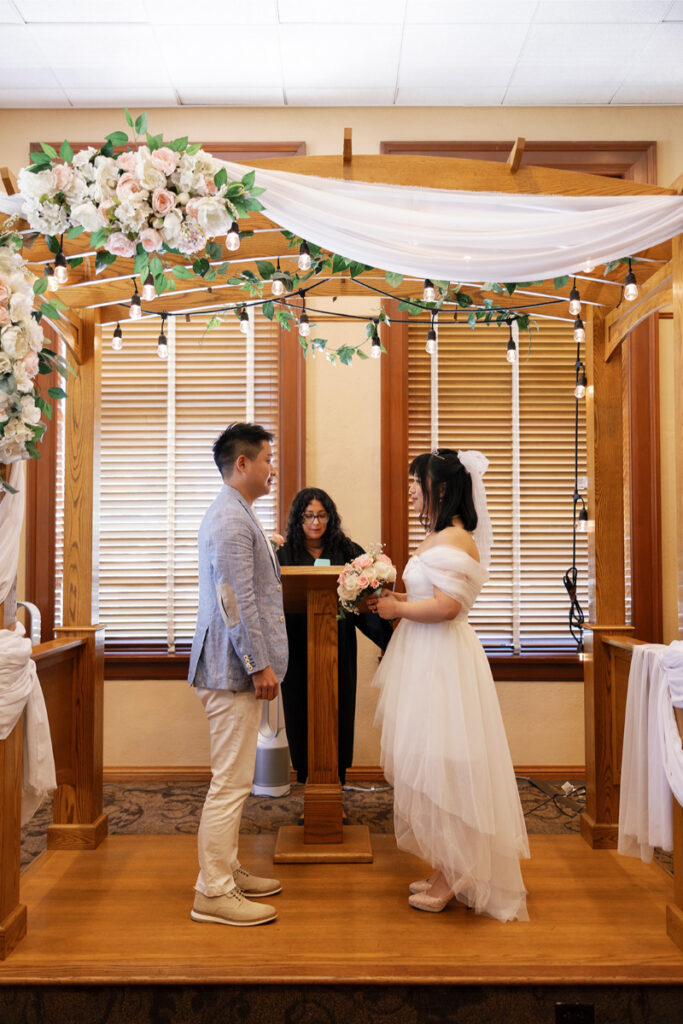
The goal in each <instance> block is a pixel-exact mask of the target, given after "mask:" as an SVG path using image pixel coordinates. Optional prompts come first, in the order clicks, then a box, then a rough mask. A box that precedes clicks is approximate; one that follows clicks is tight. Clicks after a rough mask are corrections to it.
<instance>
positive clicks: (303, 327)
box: [299, 312, 311, 338]
mask: <svg viewBox="0 0 683 1024" xmlns="http://www.w3.org/2000/svg"><path fill="white" fill-rule="evenodd" d="M310 333H311V325H310V324H309V322H308V317H307V316H306V313H305V312H304V313H302V314H301V316H300V317H299V334H300V335H301V337H302V338H307V337H308V335H309V334H310Z"/></svg>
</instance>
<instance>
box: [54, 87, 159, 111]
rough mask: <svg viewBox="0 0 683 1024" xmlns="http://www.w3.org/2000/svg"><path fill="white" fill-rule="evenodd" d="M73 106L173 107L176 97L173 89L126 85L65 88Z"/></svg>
mask: <svg viewBox="0 0 683 1024" xmlns="http://www.w3.org/2000/svg"><path fill="white" fill-rule="evenodd" d="M65 92H66V94H67V96H68V97H69V100H70V101H71V104H72V106H74V107H118V108H119V109H121V108H123V107H143V108H145V107H175V106H177V104H178V98H177V96H176V94H175V92H174V90H173V89H171V88H168V89H146V88H141V87H139V86H126V88H124V89H102V88H100V87H98V88H94V89H66V90H65Z"/></svg>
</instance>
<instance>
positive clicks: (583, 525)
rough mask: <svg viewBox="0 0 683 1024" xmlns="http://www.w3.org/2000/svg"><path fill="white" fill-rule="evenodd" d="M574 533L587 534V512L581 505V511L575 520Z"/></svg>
mask: <svg viewBox="0 0 683 1024" xmlns="http://www.w3.org/2000/svg"><path fill="white" fill-rule="evenodd" d="M576 532H577V533H587V532H588V512H587V510H586V506H585V505H583V506H582V508H581V511H580V512H579V514H578V516H577V518H576Z"/></svg>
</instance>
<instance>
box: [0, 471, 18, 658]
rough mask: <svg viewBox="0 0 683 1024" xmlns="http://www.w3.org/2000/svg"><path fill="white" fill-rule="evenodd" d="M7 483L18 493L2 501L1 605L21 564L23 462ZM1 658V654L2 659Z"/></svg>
mask: <svg viewBox="0 0 683 1024" xmlns="http://www.w3.org/2000/svg"><path fill="white" fill-rule="evenodd" d="M7 482H8V484H9V485H10V487H13V488H14V490H15V491H16V492H17V493H16V494H9V493H8V492H5V496H4V498H3V499H2V501H0V604H2V602H3V601H4V600H5V598H6V597H7V594H8V593H9V589H10V587H11V586H12V584H13V583H14V581H15V579H16V576H17V565H18V564H19V541H20V538H21V524H22V522H23V519H24V463H23V462H13V463H12V468H11V470H10V475H9V480H8V481H7ZM0 652H1V648H0ZM1 656H2V655H1V653H0V659H1Z"/></svg>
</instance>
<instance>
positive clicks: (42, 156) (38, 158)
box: [29, 153, 50, 170]
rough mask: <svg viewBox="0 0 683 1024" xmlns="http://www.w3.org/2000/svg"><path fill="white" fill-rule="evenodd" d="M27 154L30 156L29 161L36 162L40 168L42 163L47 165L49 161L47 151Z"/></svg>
mask: <svg viewBox="0 0 683 1024" xmlns="http://www.w3.org/2000/svg"><path fill="white" fill-rule="evenodd" d="M29 156H30V157H31V163H34V164H38V166H39V167H40V168H41V170H42V169H43V168H42V166H41V165H42V164H45V165H47V164H49V163H50V157H49V156H48V155H47V153H30V154H29Z"/></svg>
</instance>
